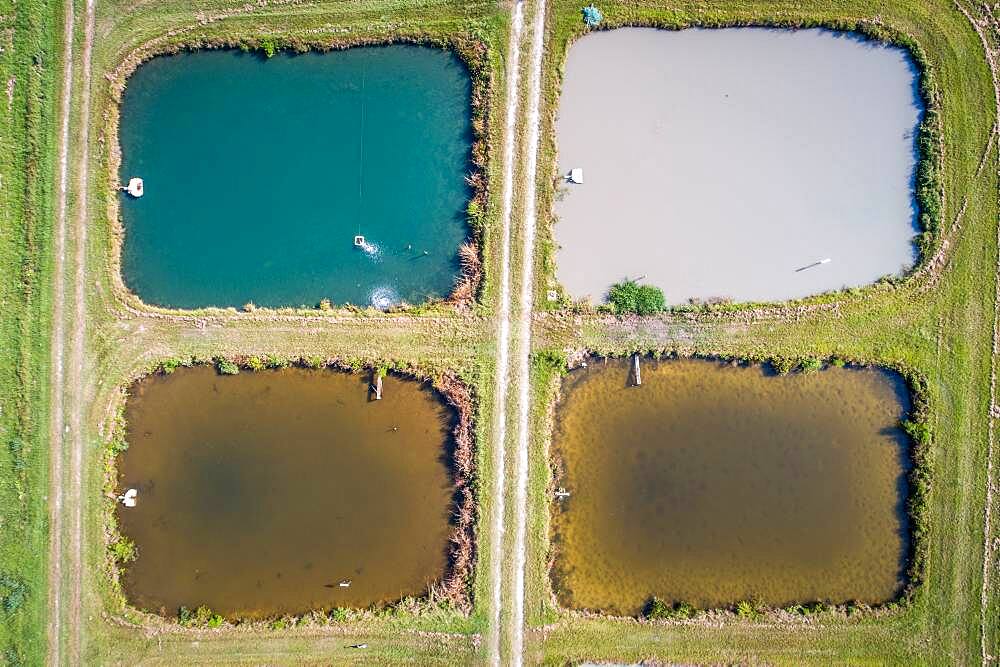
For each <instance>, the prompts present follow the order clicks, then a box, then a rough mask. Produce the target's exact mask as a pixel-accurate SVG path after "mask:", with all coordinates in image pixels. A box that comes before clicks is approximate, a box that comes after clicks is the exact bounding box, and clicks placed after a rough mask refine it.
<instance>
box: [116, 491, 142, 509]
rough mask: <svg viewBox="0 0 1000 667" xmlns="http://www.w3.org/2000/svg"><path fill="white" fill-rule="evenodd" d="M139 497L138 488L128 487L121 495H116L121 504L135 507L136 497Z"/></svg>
mask: <svg viewBox="0 0 1000 667" xmlns="http://www.w3.org/2000/svg"><path fill="white" fill-rule="evenodd" d="M138 497H139V490H138V489H129V490H128V491H126V492H125V493H123V494H122V495H120V496H118V500H120V501H121V503H122V505H124V506H125V507H135V503H136V499H137V498H138Z"/></svg>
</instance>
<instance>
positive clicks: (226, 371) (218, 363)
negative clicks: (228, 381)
mask: <svg viewBox="0 0 1000 667" xmlns="http://www.w3.org/2000/svg"><path fill="white" fill-rule="evenodd" d="M215 370H216V371H218V372H219V375H237V374H239V372H240V366H239V364H237V363H236V362H235V361H230V360H229V359H225V358H223V357H216V358H215Z"/></svg>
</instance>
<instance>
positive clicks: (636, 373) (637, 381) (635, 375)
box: [632, 353, 642, 387]
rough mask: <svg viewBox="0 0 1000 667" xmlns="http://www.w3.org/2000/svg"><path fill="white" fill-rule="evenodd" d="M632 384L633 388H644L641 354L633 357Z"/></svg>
mask: <svg viewBox="0 0 1000 667" xmlns="http://www.w3.org/2000/svg"><path fill="white" fill-rule="evenodd" d="M632 382H633V386H635V387H641V386H642V369H641V368H640V367H639V354H638V353H636V354H635V355H633V357H632Z"/></svg>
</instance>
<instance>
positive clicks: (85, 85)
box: [68, 0, 94, 665]
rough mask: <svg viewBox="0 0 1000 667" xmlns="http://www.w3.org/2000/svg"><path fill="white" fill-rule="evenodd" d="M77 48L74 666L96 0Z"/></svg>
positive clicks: (79, 622) (78, 624) (74, 654)
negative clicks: (78, 111)
mask: <svg viewBox="0 0 1000 667" xmlns="http://www.w3.org/2000/svg"><path fill="white" fill-rule="evenodd" d="M86 7H87V9H86V16H85V19H84V21H85V23H84V38H83V48H82V51H81V61H82V62H81V67H82V74H81V77H80V84H81V85H80V154H81V158H80V164H79V168H78V171H77V193H76V194H77V210H76V221H75V224H74V230H73V233H74V236H75V241H76V245H75V250H76V252H75V257H74V265H75V272H74V294H73V301H74V304H73V306H74V307H73V311H74V313H73V336H72V347H71V349H70V358H69V373H68V375H69V378H68V387H69V388H70V395H71V396H72V400H71V402H70V405H69V422H70V453H71V456H70V470H69V487H70V496H69V507H70V508H71V511H72V525H71V526H70V544H71V550H70V572H69V583H70V608H69V647H68V653H69V657H70V659H71V662H72V664H74V665H77V664H81V654H82V647H83V627H82V626H83V619H82V613H81V609H82V598H83V474H84V472H83V450H84V447H85V442H84V433H83V403H84V394H85V386H84V385H85V382H86V380H85V378H84V372H83V366H84V363H85V356H84V343H85V340H86V338H85V335H86V323H87V301H86V296H87V294H86V289H85V284H86V280H87V215H88V209H87V202H88V192H89V185H90V183H89V179H90V160H89V155H90V79H91V71H90V66H91V53H92V51H93V45H94V0H87V5H86Z"/></svg>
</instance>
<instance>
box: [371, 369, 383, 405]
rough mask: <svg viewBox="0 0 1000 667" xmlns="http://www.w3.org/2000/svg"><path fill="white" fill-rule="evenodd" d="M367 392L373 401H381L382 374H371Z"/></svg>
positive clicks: (376, 372)
mask: <svg viewBox="0 0 1000 667" xmlns="http://www.w3.org/2000/svg"><path fill="white" fill-rule="evenodd" d="M368 391H369V393H370V394H371V396H372V400H373V401H381V400H382V374H381V373H379V372H378V371H375V372H374V373H372V381H371V384H369V385H368Z"/></svg>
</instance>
